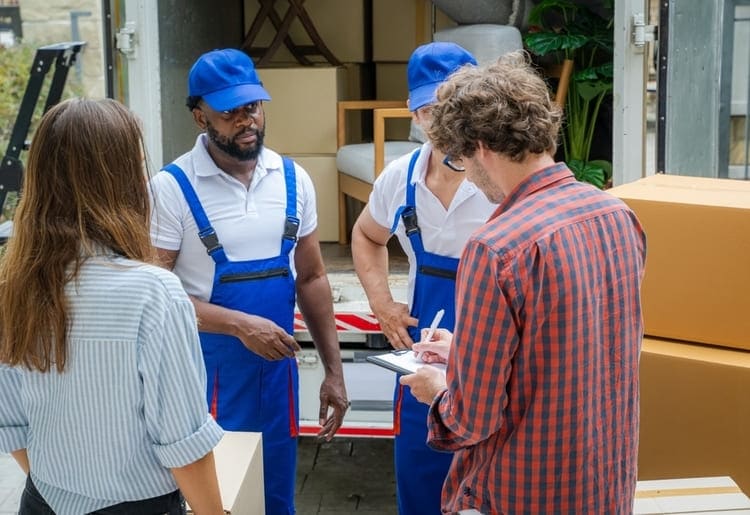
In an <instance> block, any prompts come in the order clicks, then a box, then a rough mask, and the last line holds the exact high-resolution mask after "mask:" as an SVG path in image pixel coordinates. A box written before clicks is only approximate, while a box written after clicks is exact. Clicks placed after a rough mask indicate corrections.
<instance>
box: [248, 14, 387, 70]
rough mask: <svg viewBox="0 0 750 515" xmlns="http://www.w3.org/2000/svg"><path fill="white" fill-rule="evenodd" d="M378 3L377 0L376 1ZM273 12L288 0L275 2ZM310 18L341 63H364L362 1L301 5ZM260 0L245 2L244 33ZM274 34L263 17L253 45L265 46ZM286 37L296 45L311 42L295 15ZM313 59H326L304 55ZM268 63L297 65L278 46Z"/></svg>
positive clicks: (282, 15)
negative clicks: (263, 20) (275, 6)
mask: <svg viewBox="0 0 750 515" xmlns="http://www.w3.org/2000/svg"><path fill="white" fill-rule="evenodd" d="M376 3H377V2H376ZM276 5H277V6H278V7H277V8H276V12H277V13H278V14H279V16H280V17H281V18H283V17H284V14H285V13H286V10H287V9H288V8H289V6H288V4H287V2H277V3H276ZM302 7H303V8H304V9H305V11H306V12H307V14H308V16H309V17H310V20H311V21H312V24H313V26H314V27H315V30H316V31H317V33H318V35H319V36H320V38H321V39H322V40H323V42H324V43H325V45H326V46H327V47H328V49H329V50H330V51H331V52H332V53H333V55H334V56H335V57H336V59H338V60H339V61H341V62H342V63H363V62H365V61H366V60H367V59H366V55H365V6H364V0H315V1H314V2H305V3H304V5H303V6H302ZM259 9H260V2H257V1H245V32H247V31H248V30H249V29H250V27H251V25H252V23H253V20H254V19H255V16H256V15H257V14H258V11H259ZM275 36H276V30H275V29H274V27H273V24H272V23H271V20H270V19H268V18H266V20H265V22H264V24H263V25H262V28H261V31H260V33H259V34H258V37H257V39H256V40H255V41H254V42H253V46H254V47H267V46H268V45H269V44H270V43H271V41H273V38H274V37H275ZM289 37H290V38H291V39H292V41H294V42H295V43H296V44H297V45H300V46H310V45H312V41H311V39H310V37H309V36H308V34H307V31H306V30H305V28H304V27H303V26H302V23H301V22H300V20H299V18H296V19H295V20H294V21H293V22H292V25H291V26H290V28H289ZM306 57H308V59H310V60H311V61H314V62H327V61H325V59H324V58H323V57H321V56H317V55H316V56H306ZM271 62H274V63H295V64H299V63H298V62H297V61H296V59H295V58H294V56H293V55H292V53H291V52H290V51H289V50H288V49H287V48H286V46H285V45H283V44H282V45H281V46H280V47H279V49H278V50H277V51H276V53H275V54H274V55H273V57H272V59H271Z"/></svg>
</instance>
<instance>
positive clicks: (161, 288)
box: [102, 257, 189, 302]
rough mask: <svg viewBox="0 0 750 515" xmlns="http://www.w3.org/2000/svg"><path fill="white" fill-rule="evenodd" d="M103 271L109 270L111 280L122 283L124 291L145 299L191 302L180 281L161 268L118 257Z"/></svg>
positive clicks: (104, 266) (106, 265)
mask: <svg viewBox="0 0 750 515" xmlns="http://www.w3.org/2000/svg"><path fill="white" fill-rule="evenodd" d="M108 265H109V266H108ZM102 269H104V270H108V273H109V275H111V276H112V279H111V280H117V281H118V282H119V283H121V284H122V288H123V290H128V291H131V292H134V293H137V294H140V295H141V296H142V297H144V298H148V299H150V300H154V299H156V298H159V297H161V298H163V300H164V301H173V302H183V301H188V302H189V298H188V296H187V294H186V293H185V290H184V289H183V287H182V283H181V282H180V279H179V278H178V277H177V276H176V275H175V274H174V273H172V272H170V271H169V270H167V269H165V268H162V267H160V266H156V265H152V264H149V263H143V262H140V261H134V260H131V259H127V258H123V257H117V258H115V259H114V260H113V261H112V262H111V264H109V263H107V264H104V265H103V266H102ZM105 273H107V272H105Z"/></svg>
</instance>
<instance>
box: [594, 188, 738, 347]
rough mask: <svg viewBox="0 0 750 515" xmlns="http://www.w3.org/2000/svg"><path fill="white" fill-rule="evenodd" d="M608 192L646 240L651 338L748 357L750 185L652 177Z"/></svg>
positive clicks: (647, 318) (646, 301) (646, 298)
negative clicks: (715, 347) (745, 352)
mask: <svg viewBox="0 0 750 515" xmlns="http://www.w3.org/2000/svg"><path fill="white" fill-rule="evenodd" d="M609 191H610V193H612V194H613V195H616V196H618V197H620V198H621V199H623V200H624V201H625V202H626V203H627V204H628V205H629V206H630V207H631V208H632V209H633V210H634V211H635V213H636V215H638V218H639V219H640V220H641V223H642V224H643V227H644V229H645V231H646V236H647V238H648V252H647V259H646V276H645V279H644V283H643V290H642V294H643V310H644V321H645V326H646V334H648V335H650V336H656V337H662V338H673V339H676V340H685V341H694V342H702V343H707V344H712V345H721V346H727V347H736V348H740V349H748V350H750V316H748V309H749V308H750V265H749V264H748V262H749V260H750V183H749V182H745V181H737V180H729V179H709V178H704V177H681V176H676V175H655V176H652V177H647V178H645V179H640V180H638V181H635V182H633V183H630V184H625V185H622V186H618V187H615V188H612V189H611V190H609Z"/></svg>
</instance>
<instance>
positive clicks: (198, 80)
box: [188, 48, 271, 111]
mask: <svg viewBox="0 0 750 515" xmlns="http://www.w3.org/2000/svg"><path fill="white" fill-rule="evenodd" d="M188 95H189V96H191V97H201V98H203V100H205V101H206V103H207V104H208V105H210V106H211V108H212V109H214V110H216V111H228V110H230V109H234V108H235V107H238V106H241V105H245V104H249V103H251V102H257V101H258V100H271V96H270V95H269V94H268V92H267V91H266V90H265V89H263V83H262V82H261V81H260V78H259V77H258V72H256V71H255V64H253V60H252V59H250V56H248V55H247V54H246V53H245V52H242V51H241V50H236V49H234V48H225V49H223V50H212V51H210V52H206V53H205V54H203V55H202V56H200V57H199V58H198V60H197V61H195V64H193V67H192V68H190V74H189V75H188Z"/></svg>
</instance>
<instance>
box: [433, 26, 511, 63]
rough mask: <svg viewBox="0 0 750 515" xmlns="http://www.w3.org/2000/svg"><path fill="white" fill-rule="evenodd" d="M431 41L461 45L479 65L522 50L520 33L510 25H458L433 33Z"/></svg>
mask: <svg viewBox="0 0 750 515" xmlns="http://www.w3.org/2000/svg"><path fill="white" fill-rule="evenodd" d="M432 39H433V40H434V41H452V42H453V43H456V44H458V45H461V46H462V47H464V48H465V49H466V50H468V51H469V52H471V53H472V54H473V55H474V57H476V59H477V62H478V63H479V64H488V63H491V62H494V61H495V60H497V58H498V57H500V56H501V55H503V54H506V53H508V52H512V51H514V50H520V49H521V48H523V41H522V39H521V32H520V31H519V30H518V29H517V28H516V27H513V26H511V25H490V24H479V25H459V26H458V27H451V28H448V29H443V30H439V31H437V32H435V34H433V36H432Z"/></svg>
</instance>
